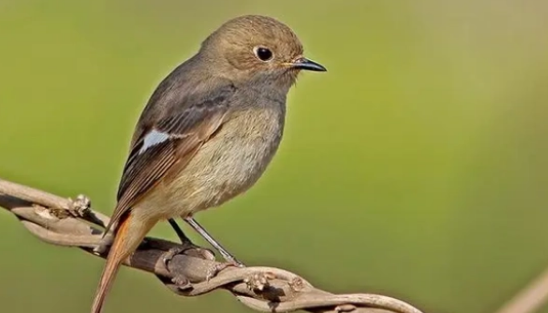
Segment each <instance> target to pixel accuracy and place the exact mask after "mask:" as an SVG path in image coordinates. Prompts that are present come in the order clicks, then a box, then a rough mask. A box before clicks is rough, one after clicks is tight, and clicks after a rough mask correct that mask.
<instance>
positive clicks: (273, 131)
mask: <svg viewBox="0 0 548 313" xmlns="http://www.w3.org/2000/svg"><path fill="white" fill-rule="evenodd" d="M301 70H311V71H325V70H326V69H325V68H324V67H323V66H321V65H319V64H317V63H315V62H312V61H310V60H308V59H306V58H304V57H303V47H302V45H301V42H300V41H299V39H298V38H297V36H296V35H295V34H294V33H293V31H292V30H291V29H290V28H289V27H287V26H286V25H284V24H282V23H280V22H279V21H277V20H275V19H273V18H270V17H265V16H256V15H250V16H242V17H238V18H235V19H233V20H230V21H228V22H227V23H225V24H223V25H222V26H221V27H220V28H219V29H218V30H216V31H215V32H213V33H212V34H211V35H210V36H209V37H208V38H207V39H206V40H205V41H204V42H203V43H202V45H201V48H200V50H199V52H198V53H197V54H196V55H194V56H193V57H192V58H190V59H189V60H187V61H186V62H184V63H183V64H181V65H179V66H178V67H177V68H176V69H175V70H174V71H173V72H171V74H169V75H168V76H167V77H166V78H165V79H164V80H163V81H162V82H161V83H160V85H159V86H158V87H157V89H156V90H155V91H154V93H153V95H152V97H151V98H150V100H149V101H148V104H147V105H146V107H145V109H144V111H143V113H142V115H141V117H140V119H139V122H138V124H137V126H136V129H135V133H134V135H133V139H132V141H131V148H130V154H129V157H128V159H127V162H126V165H125V168H124V172H123V175H122V179H121V182H120V186H119V190H118V203H117V205H116V208H115V210H114V214H113V216H112V220H111V223H110V224H109V225H108V227H107V231H108V230H109V229H110V230H112V231H113V235H114V241H113V243H112V246H111V248H110V251H109V254H108V257H107V261H106V266H105V268H104V271H103V273H102V276H101V280H100V283H99V286H98V289H97V293H96V296H95V299H94V301H93V307H92V309H91V312H92V313H99V312H100V311H101V308H102V305H103V302H104V299H105V296H106V293H107V291H108V289H109V287H110V286H111V284H112V282H113V279H114V276H115V275H116V272H117V270H118V268H119V267H120V264H121V263H122V262H123V261H124V260H125V259H126V258H127V257H129V256H130V255H131V254H132V253H133V252H134V251H135V250H136V249H137V247H138V246H139V244H140V243H141V241H142V240H143V239H144V237H145V236H146V234H147V233H148V232H149V230H150V229H151V228H152V227H153V226H154V225H155V224H156V223H157V222H159V221H160V220H166V219H169V221H170V222H173V218H176V217H181V218H183V219H184V220H185V221H186V222H187V223H189V224H190V226H192V227H193V228H194V229H195V230H197V231H198V232H199V233H200V234H201V235H202V236H204V238H205V239H206V240H207V241H208V242H209V243H210V244H212V245H213V246H214V247H215V248H216V249H217V250H219V252H220V253H221V254H222V255H223V256H224V257H225V259H227V260H228V261H229V262H233V263H236V264H241V263H240V262H239V261H237V260H236V259H235V258H234V257H232V255H230V254H229V253H228V252H227V251H226V250H225V249H224V248H222V247H221V246H220V245H219V244H218V243H217V242H216V241H215V240H214V239H213V238H211V236H209V234H207V232H205V230H204V229H203V228H202V227H201V226H200V225H199V224H198V223H197V222H196V221H195V220H194V219H193V218H192V217H193V215H194V214H195V213H197V212H199V211H202V210H205V209H208V208H211V207H216V206H219V205H221V204H223V203H224V202H226V201H227V200H229V199H231V198H233V197H235V196H237V195H238V194H241V193H242V192H244V191H245V190H247V189H248V188H250V187H251V186H252V185H253V184H254V183H255V182H256V181H257V180H258V179H259V177H260V176H261V175H262V173H263V172H264V171H265V169H266V167H267V165H268V164H269V163H270V161H271V159H272V157H273V156H274V154H275V152H276V150H277V148H278V145H279V143H280V140H281V138H282V134H283V128H284V120H285V111H286V107H285V105H286V96H287V93H288V91H289V89H290V87H291V86H292V85H293V84H294V83H295V81H296V79H297V75H298V74H299V72H300V71H301ZM172 225H173V224H172ZM183 236H184V234H183ZM183 239H186V237H185V238H183Z"/></svg>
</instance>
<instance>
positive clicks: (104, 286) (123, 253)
mask: <svg viewBox="0 0 548 313" xmlns="http://www.w3.org/2000/svg"><path fill="white" fill-rule="evenodd" d="M130 219H131V215H130V214H128V215H126V216H124V217H123V218H122V219H121V220H120V223H119V224H118V227H117V230H116V234H115V237H114V242H113V243H112V246H111V248H110V251H109V254H108V257H107V261H106V265H105V267H104V269H103V273H102V274H101V280H100V281H99V286H98V287H97V291H96V293H95V298H94V299H93V305H92V308H91V313H100V312H101V309H102V307H103V303H104V301H105V297H106V295H107V293H108V291H109V290H110V288H111V287H112V283H113V282H114V278H115V277H116V274H117V273H118V269H119V268H120V265H121V264H122V262H123V261H124V259H125V258H126V257H128V256H129V254H131V252H132V251H131V249H128V245H127V240H128V230H129V224H130ZM128 250H129V251H128Z"/></svg>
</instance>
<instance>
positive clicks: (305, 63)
mask: <svg viewBox="0 0 548 313" xmlns="http://www.w3.org/2000/svg"><path fill="white" fill-rule="evenodd" d="M290 66H291V67H293V68H297V69H300V70H307V71H314V72H325V71H327V69H326V68H325V67H323V66H322V65H321V64H318V63H316V62H314V61H311V60H309V59H307V58H305V57H300V58H298V59H296V60H295V61H293V62H292V63H290Z"/></svg>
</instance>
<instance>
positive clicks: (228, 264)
mask: <svg viewBox="0 0 548 313" xmlns="http://www.w3.org/2000/svg"><path fill="white" fill-rule="evenodd" d="M231 266H234V267H239V268H243V267H245V265H244V264H243V263H241V262H239V261H228V262H223V263H217V264H215V265H213V266H212V267H211V268H210V269H209V270H208V271H207V275H206V281H209V280H210V279H212V278H213V277H215V276H217V275H219V273H220V272H221V271H223V270H224V269H226V268H228V267H231Z"/></svg>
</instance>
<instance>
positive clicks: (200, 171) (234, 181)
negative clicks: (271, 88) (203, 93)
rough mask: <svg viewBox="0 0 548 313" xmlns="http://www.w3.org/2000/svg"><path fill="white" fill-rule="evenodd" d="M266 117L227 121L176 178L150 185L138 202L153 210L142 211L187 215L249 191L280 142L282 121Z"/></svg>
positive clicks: (145, 212) (160, 216)
mask: <svg viewBox="0 0 548 313" xmlns="http://www.w3.org/2000/svg"><path fill="white" fill-rule="evenodd" d="M242 118H243V117H242ZM269 118H270V119H269ZM269 118H266V119H265V118H262V119H261V120H260V122H261V124H257V125H255V123H254V122H253V120H249V118H248V119H247V120H245V121H243V123H242V120H240V121H238V120H235V121H233V122H232V123H227V124H225V125H224V126H223V129H222V130H221V131H220V132H219V133H218V134H217V135H216V136H215V137H213V138H211V139H210V140H209V141H208V142H206V143H205V144H204V145H203V146H202V147H201V148H200V150H199V151H198V153H197V154H196V156H195V157H194V158H193V159H192V160H191V161H190V162H189V164H188V165H187V166H186V167H185V168H183V169H182V170H181V171H180V172H179V173H178V174H176V175H174V176H173V177H175V178H174V179H171V180H169V181H167V182H163V183H161V184H162V186H158V187H162V188H154V190H153V191H152V192H151V194H150V195H149V196H148V197H146V200H145V201H144V202H143V203H140V204H139V206H140V207H142V208H143V207H149V208H151V207H154V209H145V210H140V211H141V212H142V213H143V214H146V215H149V214H153V215H156V216H155V218H158V219H166V218H172V217H180V216H182V217H184V216H189V215H193V214H195V213H196V212H199V211H201V210H205V209H208V208H212V207H216V206H219V205H221V204H223V203H224V202H226V201H228V200H230V199H232V198H233V197H235V196H237V195H238V194H241V193H242V192H244V191H246V190H247V189H249V188H250V187H251V186H253V184H255V182H257V180H258V179H259V178H260V177H261V175H262V174H263V173H264V171H265V170H266V167H267V166H268V164H269V163H270V161H271V160H272V157H273V156H274V154H275V152H276V150H277V148H278V145H279V143H280V140H281V136H282V127H283V124H280V123H279V120H274V119H273V117H272V116H269ZM265 126H266V127H265Z"/></svg>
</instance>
